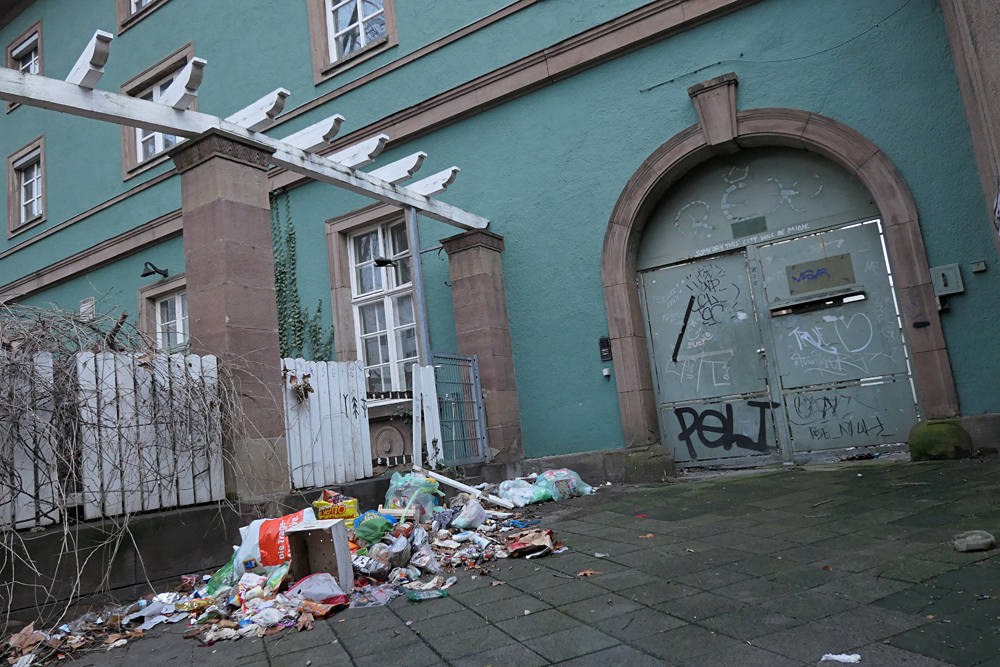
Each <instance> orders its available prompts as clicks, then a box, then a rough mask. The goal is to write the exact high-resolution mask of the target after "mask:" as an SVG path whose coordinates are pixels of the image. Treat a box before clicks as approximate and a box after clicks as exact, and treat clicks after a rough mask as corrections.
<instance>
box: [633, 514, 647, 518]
mask: <svg viewBox="0 0 1000 667" xmlns="http://www.w3.org/2000/svg"><path fill="white" fill-rule="evenodd" d="M635 518H636V519H648V518H649V515H648V514H636V515H635Z"/></svg>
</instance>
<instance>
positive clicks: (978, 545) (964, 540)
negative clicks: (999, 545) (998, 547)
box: [955, 530, 996, 551]
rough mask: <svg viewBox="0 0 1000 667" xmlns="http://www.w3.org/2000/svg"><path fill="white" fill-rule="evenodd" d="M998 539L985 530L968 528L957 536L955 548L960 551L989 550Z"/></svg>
mask: <svg viewBox="0 0 1000 667" xmlns="http://www.w3.org/2000/svg"><path fill="white" fill-rule="evenodd" d="M994 544H996V540H995V539H994V537H993V535H991V534H990V533H987V532H986V531H985V530H968V531H966V532H964V533H959V534H958V535H956V536H955V548H956V549H958V550H959V551H987V550H989V549H992V548H993V545H994Z"/></svg>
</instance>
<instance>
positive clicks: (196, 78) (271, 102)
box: [0, 30, 489, 230]
mask: <svg viewBox="0 0 1000 667" xmlns="http://www.w3.org/2000/svg"><path fill="white" fill-rule="evenodd" d="M113 38H114V37H113V35H111V34H110V33H108V32H105V31H103V30H98V31H97V32H95V33H94V36H93V37H92V38H91V39H90V42H89V43H88V44H87V48H86V49H84V51H83V53H82V54H81V55H80V58H79V59H78V60H77V62H76V64H75V65H74V66H73V68H72V70H71V71H70V73H69V76H67V77H66V80H65V81H60V80H58V79H52V78H49V77H45V76H39V75H34V74H24V73H22V72H19V71H17V70H13V69H9V68H5V67H0V99H3V100H6V101H8V102H12V103H17V104H24V105H27V106H33V107H38V108H41V109H49V110H52V111H60V112H62V113H67V114H71V115H74V116H81V117H83V118H92V119H95V120H101V121H106V122H109V123H115V124H117V125H127V126H130V127H141V128H144V129H147V130H153V131H157V132H164V133H167V134H173V135H175V136H179V137H185V138H192V137H197V136H199V135H200V134H202V133H204V132H206V131H208V130H213V129H214V130H220V131H222V132H225V133H227V134H230V135H232V136H234V137H239V138H242V139H245V140H249V141H252V142H256V143H258V144H260V145H261V146H264V147H266V148H268V149H270V150H271V151H273V154H272V157H271V161H272V162H273V163H274V164H275V165H278V166H281V167H284V168H286V169H288V170H289V171H293V172H295V173H298V174H302V175H303V176H307V177H309V178H313V179H315V180H317V181H322V182H324V183H330V184H331V185H335V186H337V187H340V188H343V189H345V190H349V191H351V192H355V193H357V194H360V195H364V196H366V197H370V198H371V199H375V200H377V201H380V202H384V203H387V204H393V205H396V206H400V207H402V208H403V209H404V210H405V209H413V210H414V211H416V212H419V213H420V215H423V216H426V217H428V218H431V219H433V220H438V221H440V222H444V223H447V224H449V225H453V226H455V227H458V228H460V229H463V230H469V229H484V228H486V227H487V226H488V225H489V220H487V219H486V218H483V217H481V216H478V215H475V214H473V213H469V212H468V211H464V210H462V209H460V208H458V207H456V206H452V205H451V204H446V203H444V202H442V201H438V200H436V199H433V198H432V197H433V196H434V195H437V194H440V193H442V192H444V191H445V189H446V188H447V187H448V186H449V185H451V183H453V182H454V180H455V177H456V176H457V175H458V172H459V168H458V167H450V168H448V169H445V170H444V171H441V172H438V173H436V174H434V175H432V176H428V177H427V178H424V179H423V180H419V181H416V182H415V183H411V184H410V185H408V186H405V187H404V186H401V185H399V184H400V183H403V182H405V181H408V180H410V179H411V178H412V177H413V175H414V174H415V173H416V172H417V170H418V169H420V167H421V165H422V163H423V161H424V158H426V157H427V154H426V153H423V152H418V153H414V154H413V155H409V156H407V157H405V158H402V159H400V160H397V161H396V162H393V163H391V164H388V165H385V166H383V167H379V168H378V169H375V170H373V171H370V172H363V171H360V168H361V167H365V166H367V165H370V164H372V163H373V162H374V161H375V158H376V157H377V156H378V155H379V153H381V152H382V150H383V149H384V148H385V146H386V143H387V142H388V141H389V137H388V136H387V135H385V134H380V135H378V136H375V137H372V138H370V139H367V140H365V141H362V142H361V143H359V144H357V145H355V146H351V147H350V148H347V149H345V150H343V151H340V152H338V153H335V154H333V155H331V156H330V157H323V156H320V155H317V154H316V152H317V151H319V150H320V149H322V148H324V147H326V146H327V145H329V143H330V141H332V140H333V138H334V137H335V136H336V135H337V132H338V131H339V129H340V126H341V124H342V123H343V122H344V117H343V116H341V115H339V114H336V115H333V116H330V117H329V118H326V119H324V120H322V121H320V122H318V123H316V124H314V125H312V126H310V127H307V128H305V129H304V130H301V131H299V132H296V133H294V134H292V135H290V136H287V137H285V138H284V139H274V138H272V137H269V136H267V135H266V134H263V131H264V130H266V129H267V128H268V127H270V126H271V125H272V124H273V123H274V121H275V118H276V117H277V116H278V114H279V113H281V111H282V109H283V108H284V104H285V99H286V98H287V97H288V96H289V94H290V93H289V91H288V90H286V89H284V88H278V89H276V90H274V91H272V92H270V93H268V94H267V95H265V96H264V97H262V98H261V99H259V100H257V101H256V102H254V103H253V104H251V105H249V106H248V107H246V108H244V109H241V110H240V111H237V112H236V113H234V114H232V115H230V116H229V117H227V118H219V117H217V116H212V115H210V114H206V113H201V112H199V111H192V110H191V109H189V108H188V107H190V106H191V103H192V102H194V100H195V99H197V96H198V88H199V86H200V85H201V82H202V78H203V74H204V69H205V66H206V65H207V64H208V63H207V61H205V60H204V59H202V58H192V59H191V61H190V62H189V63H188V64H187V65H185V66H184V68H183V69H182V70H181V71H180V72H179V73H178V75H177V76H176V77H175V78H174V81H173V82H172V83H171V84H170V86H169V87H168V88H167V90H165V91H164V92H163V94H162V95H161V97H160V100H159V101H157V102H154V101H151V100H142V99H138V98H135V97H130V96H128V95H123V94H121V93H113V92H108V91H104V90H97V89H96V85H97V83H98V82H99V81H100V79H101V76H102V75H103V74H104V65H105V63H107V61H108V56H109V55H110V52H111V41H112V39H113Z"/></svg>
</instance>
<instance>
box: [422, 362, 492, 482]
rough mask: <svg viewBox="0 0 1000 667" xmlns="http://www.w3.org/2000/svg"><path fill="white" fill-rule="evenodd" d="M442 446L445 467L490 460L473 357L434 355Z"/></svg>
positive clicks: (476, 368) (479, 386)
mask: <svg viewBox="0 0 1000 667" xmlns="http://www.w3.org/2000/svg"><path fill="white" fill-rule="evenodd" d="M432 356H433V358H434V371H435V373H434V375H435V381H436V385H437V396H438V407H439V411H440V413H441V444H442V450H443V459H444V464H445V465H448V466H454V465H466V464H469V463H485V462H488V461H489V447H488V446H487V442H486V413H485V412H484V410H483V389H482V385H480V382H479V361H478V360H477V359H476V357H475V355H467V354H449V353H444V352H433V353H432Z"/></svg>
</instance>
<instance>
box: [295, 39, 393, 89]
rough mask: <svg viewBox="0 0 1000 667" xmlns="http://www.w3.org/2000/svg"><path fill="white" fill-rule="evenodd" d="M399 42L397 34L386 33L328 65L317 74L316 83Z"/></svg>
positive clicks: (327, 79) (328, 78)
mask: <svg viewBox="0 0 1000 667" xmlns="http://www.w3.org/2000/svg"><path fill="white" fill-rule="evenodd" d="M398 43H399V42H398V41H397V40H396V38H395V35H392V36H390V35H386V36H385V37H382V38H381V39H378V40H376V41H374V42H372V43H371V44H366V45H365V46H364V47H362V48H360V49H358V50H357V51H354V52H353V53H351V54H350V55H348V56H345V57H343V58H341V59H340V60H337V61H335V62H332V63H330V64H328V65H326V66H325V67H324V68H323V69H322V70H320V71H319V73H318V74H317V75H316V80H315V82H314V83H315V84H316V85H319V84H321V83H323V82H324V81H329V80H330V79H332V78H333V77H335V76H337V75H338V74H340V73H341V72H343V71H345V70H348V69H351V68H352V67H354V66H355V65H360V64H361V63H363V62H364V61H366V60H368V59H369V58H374V57H375V56H377V55H379V54H380V53H383V52H385V51H387V50H389V49H391V48H392V47H394V46H396V45H397V44H398Z"/></svg>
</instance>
